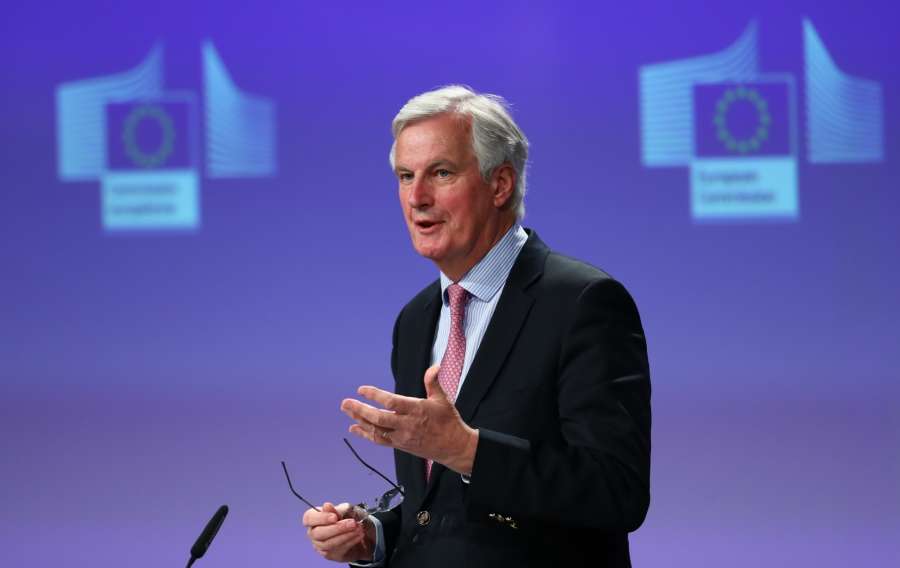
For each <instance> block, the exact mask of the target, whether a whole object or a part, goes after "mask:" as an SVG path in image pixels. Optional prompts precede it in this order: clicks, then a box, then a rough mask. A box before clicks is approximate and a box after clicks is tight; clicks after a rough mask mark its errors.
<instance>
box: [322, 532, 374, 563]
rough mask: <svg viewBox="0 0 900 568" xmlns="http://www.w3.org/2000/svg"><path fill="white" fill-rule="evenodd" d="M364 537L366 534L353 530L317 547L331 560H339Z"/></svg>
mask: <svg viewBox="0 0 900 568" xmlns="http://www.w3.org/2000/svg"><path fill="white" fill-rule="evenodd" d="M364 538H365V534H362V533H361V532H360V533H356V532H353V533H349V534H347V535H342V536H340V537H335V538H333V539H331V540H329V541H328V542H327V543H324V544H322V545H320V546H318V547H317V548H318V549H319V551H320V552H321V553H322V555H323V556H325V558H328V559H329V560H339V559H343V557H344V556H345V555H346V553H347V552H348V551H349V550H350V549H351V548H353V547H354V546H356V545H357V544H359V543H360V542H362V540H363V539H364Z"/></svg>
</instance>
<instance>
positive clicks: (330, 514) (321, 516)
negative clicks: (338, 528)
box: [302, 503, 340, 527]
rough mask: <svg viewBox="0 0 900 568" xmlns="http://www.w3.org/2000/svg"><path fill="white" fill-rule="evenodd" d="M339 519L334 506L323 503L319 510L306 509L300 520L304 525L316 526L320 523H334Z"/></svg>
mask: <svg viewBox="0 0 900 568" xmlns="http://www.w3.org/2000/svg"><path fill="white" fill-rule="evenodd" d="M329 507H330V510H329ZM339 519H340V517H339V516H338V514H337V511H335V510H334V506H333V505H331V503H325V505H322V510H321V511H316V510H315V509H307V510H306V512H305V513H303V520H302V522H303V526H305V527H317V526H320V525H330V524H333V523H336V522H338V520H339Z"/></svg>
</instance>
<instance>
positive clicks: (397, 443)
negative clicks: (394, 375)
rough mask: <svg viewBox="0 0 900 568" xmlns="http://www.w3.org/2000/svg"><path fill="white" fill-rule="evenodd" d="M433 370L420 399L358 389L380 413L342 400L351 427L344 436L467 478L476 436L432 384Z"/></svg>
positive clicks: (435, 369) (435, 383) (435, 368)
mask: <svg viewBox="0 0 900 568" xmlns="http://www.w3.org/2000/svg"><path fill="white" fill-rule="evenodd" d="M437 376H438V365H434V366H432V367H430V368H429V369H428V370H427V371H425V394H426V398H414V397H409V396H400V395H397V394H394V393H390V392H387V391H384V390H381V389H379V388H375V387H371V386H362V387H359V389H357V392H358V393H359V394H360V395H361V396H363V397H365V398H367V399H369V400H371V401H373V402H376V403H378V404H380V405H381V406H383V407H384V408H376V407H374V406H372V405H369V404H366V403H364V402H360V401H358V400H355V399H352V398H347V399H344V401H343V402H341V410H342V411H343V412H344V413H345V414H346V415H347V416H349V417H350V418H352V419H353V420H356V424H353V425H351V426H350V431H351V432H353V433H354V434H357V435H358V436H361V437H363V438H366V439H367V440H369V441H370V442H374V443H376V444H378V445H379V446H389V447H391V448H396V449H398V450H403V451H404V452H408V453H410V454H413V455H416V456H419V457H421V458H424V459H430V460H433V461H436V462H438V463H441V464H444V465H445V466H446V467H448V468H450V469H452V470H453V471H456V472H458V473H461V474H463V475H471V473H472V466H473V464H474V462H475V449H476V448H477V446H478V430H475V429H474V428H471V427H469V425H468V424H466V423H465V422H463V419H462V417H461V416H460V415H459V412H458V411H457V410H456V407H455V406H453V403H451V402H450V401H449V400H448V399H447V395H446V394H444V391H443V389H441V385H440V384H439V383H438V380H437Z"/></svg>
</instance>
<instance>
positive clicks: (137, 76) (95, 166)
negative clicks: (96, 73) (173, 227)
mask: <svg viewBox="0 0 900 568" xmlns="http://www.w3.org/2000/svg"><path fill="white" fill-rule="evenodd" d="M162 64H163V50H162V46H160V45H157V46H156V47H154V48H153V49H152V50H151V51H150V53H149V55H147V57H146V58H145V59H144V61H143V62H141V64H140V65H138V66H137V67H136V68H134V69H132V70H130V71H126V72H124V73H120V74H118V75H111V76H107V77H96V78H93V79H85V80H81V81H74V82H70V83H63V84H62V85H60V86H59V87H57V89H56V120H57V122H56V140H57V171H58V175H59V178H60V179H61V180H63V181H87V180H96V179H98V178H99V177H100V174H101V173H102V172H103V168H104V166H105V165H106V141H105V133H106V113H105V107H106V104H107V103H109V102H113V101H123V100H133V99H138V98H144V97H155V96H159V95H160V94H161V93H162V89H163V66H162Z"/></svg>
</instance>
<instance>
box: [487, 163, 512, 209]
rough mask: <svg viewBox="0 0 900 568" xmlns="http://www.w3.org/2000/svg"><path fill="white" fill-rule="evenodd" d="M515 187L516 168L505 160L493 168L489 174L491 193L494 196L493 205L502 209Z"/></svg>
mask: <svg viewBox="0 0 900 568" xmlns="http://www.w3.org/2000/svg"><path fill="white" fill-rule="evenodd" d="M515 188H516V170H514V169H513V167H512V164H510V163H509V162H505V163H503V164H500V165H499V166H497V168H495V169H494V173H493V174H491V193H492V194H493V197H494V207H496V208H497V209H503V208H504V207H506V204H507V203H509V200H510V198H511V197H512V194H513V191H514V190H515Z"/></svg>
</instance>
